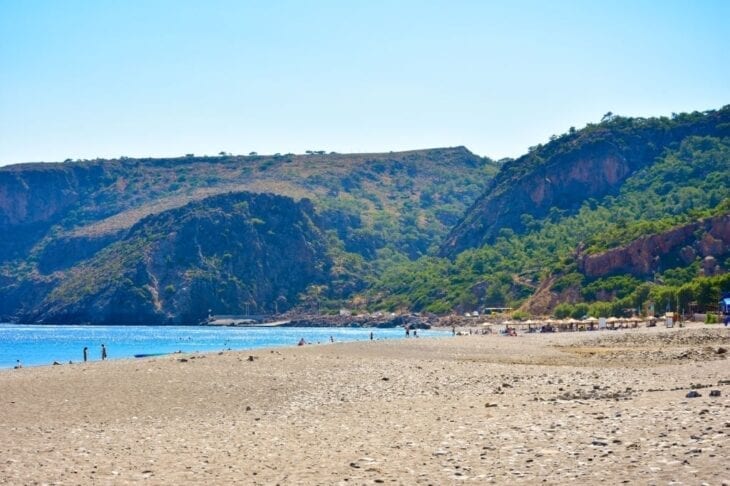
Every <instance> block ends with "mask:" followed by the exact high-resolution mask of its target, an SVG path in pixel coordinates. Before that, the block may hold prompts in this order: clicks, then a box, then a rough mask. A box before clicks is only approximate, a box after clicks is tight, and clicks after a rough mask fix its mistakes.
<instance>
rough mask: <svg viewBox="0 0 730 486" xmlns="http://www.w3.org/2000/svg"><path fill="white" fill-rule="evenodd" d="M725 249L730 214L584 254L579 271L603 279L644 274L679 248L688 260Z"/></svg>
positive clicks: (729, 233) (729, 236)
mask: <svg viewBox="0 0 730 486" xmlns="http://www.w3.org/2000/svg"><path fill="white" fill-rule="evenodd" d="M698 233H699V237H698ZM682 247H683V248H682ZM728 247H730V213H728V214H724V215H721V216H716V217H714V218H709V219H705V220H702V221H698V222H696V223H691V224H688V225H684V226H679V227H677V228H673V229H671V230H669V231H665V232H664V233H659V234H656V235H651V236H646V237H643V238H639V239H638V240H635V241H633V242H632V243H630V244H628V245H626V246H622V247H619V248H615V249H612V250H608V251H605V252H602V253H597V254H595V255H584V256H582V258H580V260H579V262H580V269H581V271H582V272H583V273H585V274H586V275H587V276H589V277H602V276H605V275H610V274H612V273H616V272H619V271H620V272H627V273H631V274H632V275H647V274H650V273H651V272H653V271H655V270H657V264H658V263H659V261H660V259H661V257H662V256H665V255H667V254H669V253H671V252H673V251H675V250H680V248H681V250H680V256H681V257H682V258H688V257H689V256H690V255H691V254H692V255H696V254H700V255H701V256H703V257H707V256H711V257H714V256H719V255H722V254H723V253H725V251H726V250H727V248H728Z"/></svg>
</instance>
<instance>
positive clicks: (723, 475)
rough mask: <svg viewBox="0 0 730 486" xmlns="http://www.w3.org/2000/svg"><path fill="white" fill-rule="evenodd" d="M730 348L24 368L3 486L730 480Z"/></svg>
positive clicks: (417, 344) (643, 335)
mask: <svg viewBox="0 0 730 486" xmlns="http://www.w3.org/2000/svg"><path fill="white" fill-rule="evenodd" d="M724 350H727V352H726V351H724ZM728 354H730V330H728V329H724V328H722V327H720V326H705V325H701V324H693V325H690V326H688V327H687V328H684V329H679V328H674V329H664V328H648V329H647V328H642V329H635V330H622V331H600V332H580V333H579V332H575V333H558V334H542V335H541V334H529V335H520V336H518V337H503V336H498V335H488V336H456V337H452V336H450V335H448V337H444V338H436V339H433V338H432V339H423V338H419V339H414V338H411V339H408V340H399V341H373V342H358V343H334V344H322V345H308V346H303V347H292V348H286V349H276V350H265V351H261V350H257V351H242V352H225V353H221V354H218V353H213V354H189V355H170V356H164V357H159V358H153V359H144V360H120V361H108V362H95V363H89V364H74V365H62V366H48V367H39V368H24V369H20V370H4V371H0V483H2V484H13V485H15V484H43V483H49V484H125V483H137V482H146V483H148V484H201V483H207V484H232V483H238V484H383V483H385V484H424V485H427V484H433V485H438V484H455V483H472V484H484V483H496V484H514V483H529V484H535V483H545V484H565V483H574V484H595V483H597V482H598V481H606V482H608V483H610V484H621V483H626V484H703V483H707V484H730V462H729V461H728V458H727V456H728V453H729V452H730V438H729V436H730V398H729V397H730V369H728V359H727V356H728ZM249 357H252V358H249ZM691 390H696V391H697V392H698V393H699V394H700V395H701V396H699V397H696V398H687V393H688V392H690V391H691ZM713 390H719V391H720V396H719V397H713V396H710V393H711V391H713Z"/></svg>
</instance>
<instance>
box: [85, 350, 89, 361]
mask: <svg viewBox="0 0 730 486" xmlns="http://www.w3.org/2000/svg"><path fill="white" fill-rule="evenodd" d="M88 359H89V348H88V347H86V346H84V363H86V361H87V360H88Z"/></svg>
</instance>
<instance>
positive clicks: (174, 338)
mask: <svg viewBox="0 0 730 486" xmlns="http://www.w3.org/2000/svg"><path fill="white" fill-rule="evenodd" d="M371 331H372V332H373V333H374V337H375V339H403V338H405V337H404V334H405V333H404V330H403V329H402V328H394V329H371V328H332V327H314V328H296V327H258V328H250V327H249V328H242V327H208V326H49V325H23V324H0V368H12V367H13V366H15V364H16V363H17V361H16V360H20V362H21V364H22V365H23V366H38V365H49V364H52V363H53V362H54V361H58V362H59V363H62V364H66V363H68V362H69V361H73V362H74V363H75V362H79V361H83V349H84V346H86V347H88V348H89V360H90V361H97V360H100V359H101V345H102V344H104V345H106V348H107V353H108V358H109V359H119V358H132V357H134V355H137V354H160V353H174V352H176V351H182V352H183V353H190V352H197V351H201V352H202V351H221V350H227V349H257V348H269V347H279V346H296V344H297V343H298V342H299V340H300V339H301V338H304V340H305V341H307V342H308V343H318V342H319V343H327V342H330V336H332V338H333V339H334V340H335V341H336V342H342V341H362V340H367V339H370V332H371ZM418 335H419V336H422V337H428V336H443V335H444V333H443V332H442V331H426V330H423V331H422V330H419V331H418ZM411 339H412V338H411Z"/></svg>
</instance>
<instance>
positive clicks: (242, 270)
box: [3, 193, 330, 324]
mask: <svg viewBox="0 0 730 486" xmlns="http://www.w3.org/2000/svg"><path fill="white" fill-rule="evenodd" d="M312 217H313V209H312V206H311V203H310V202H309V201H307V200H302V201H299V202H295V201H294V200H292V199H290V198H286V197H281V196H274V195H269V194H258V195H254V194H249V193H235V194H230V195H221V196H214V197H211V198H208V199H205V200H202V201H196V202H193V203H189V204H188V205H186V206H184V207H182V208H178V209H174V210H170V211H166V212H163V213H161V214H157V215H154V216H149V217H147V218H145V219H143V220H142V221H140V222H139V223H137V224H136V225H135V226H134V227H133V228H132V229H131V230H130V231H129V233H128V234H127V235H126V236H125V237H124V238H123V239H121V240H120V241H117V242H115V243H113V244H111V245H110V246H108V247H107V248H105V249H104V250H102V251H101V252H99V253H98V254H97V255H95V256H94V257H93V258H91V259H89V260H87V261H85V262H83V263H81V264H79V265H76V266H74V267H72V268H71V269H70V270H69V271H67V272H66V273H65V274H63V276H61V277H60V278H59V279H58V281H57V282H55V284H54V285H52V289H51V290H50V292H48V293H46V294H45V295H28V294H27V293H24V292H23V291H22V289H25V288H27V287H28V284H27V282H21V283H19V284H17V285H15V286H14V288H15V289H16V291H15V293H13V292H11V291H8V292H7V293H6V295H7V298H6V299H5V301H4V304H3V312H4V313H5V314H6V316H5V317H6V318H7V317H12V318H13V319H14V320H19V321H21V322H53V323H78V322H91V323H99V324H101V323H107V324H134V323H145V324H162V323H186V324H187V323H197V322H199V321H201V320H202V319H203V318H205V317H206V316H207V314H208V310H209V309H210V310H211V311H212V312H213V313H218V314H242V313H244V312H245V311H246V310H249V311H251V312H256V311H259V312H260V311H271V310H273V309H269V308H268V307H267V308H263V306H264V305H266V306H269V305H271V303H275V304H274V305H276V306H277V307H280V309H279V310H284V309H286V308H287V307H289V306H291V305H292V304H293V303H295V302H296V301H297V296H298V294H299V293H301V292H303V291H304V290H305V288H306V287H307V286H308V285H310V284H312V283H316V282H320V281H322V280H324V279H325V277H326V275H327V272H328V269H329V266H330V261H329V258H328V255H327V245H326V241H325V239H324V237H323V234H322V232H321V231H320V230H319V229H318V228H317V227H316V226H315V224H314V223H313V222H312ZM35 285H37V282H33V286H35ZM10 287H13V286H12V285H11V286H10ZM47 287H48V286H46V290H48V288H47ZM38 288H41V287H38ZM13 301H15V302H13ZM33 301H35V302H36V303H37V305H29V303H30V302H33ZM13 304H15V305H13ZM8 314H10V316H8Z"/></svg>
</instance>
